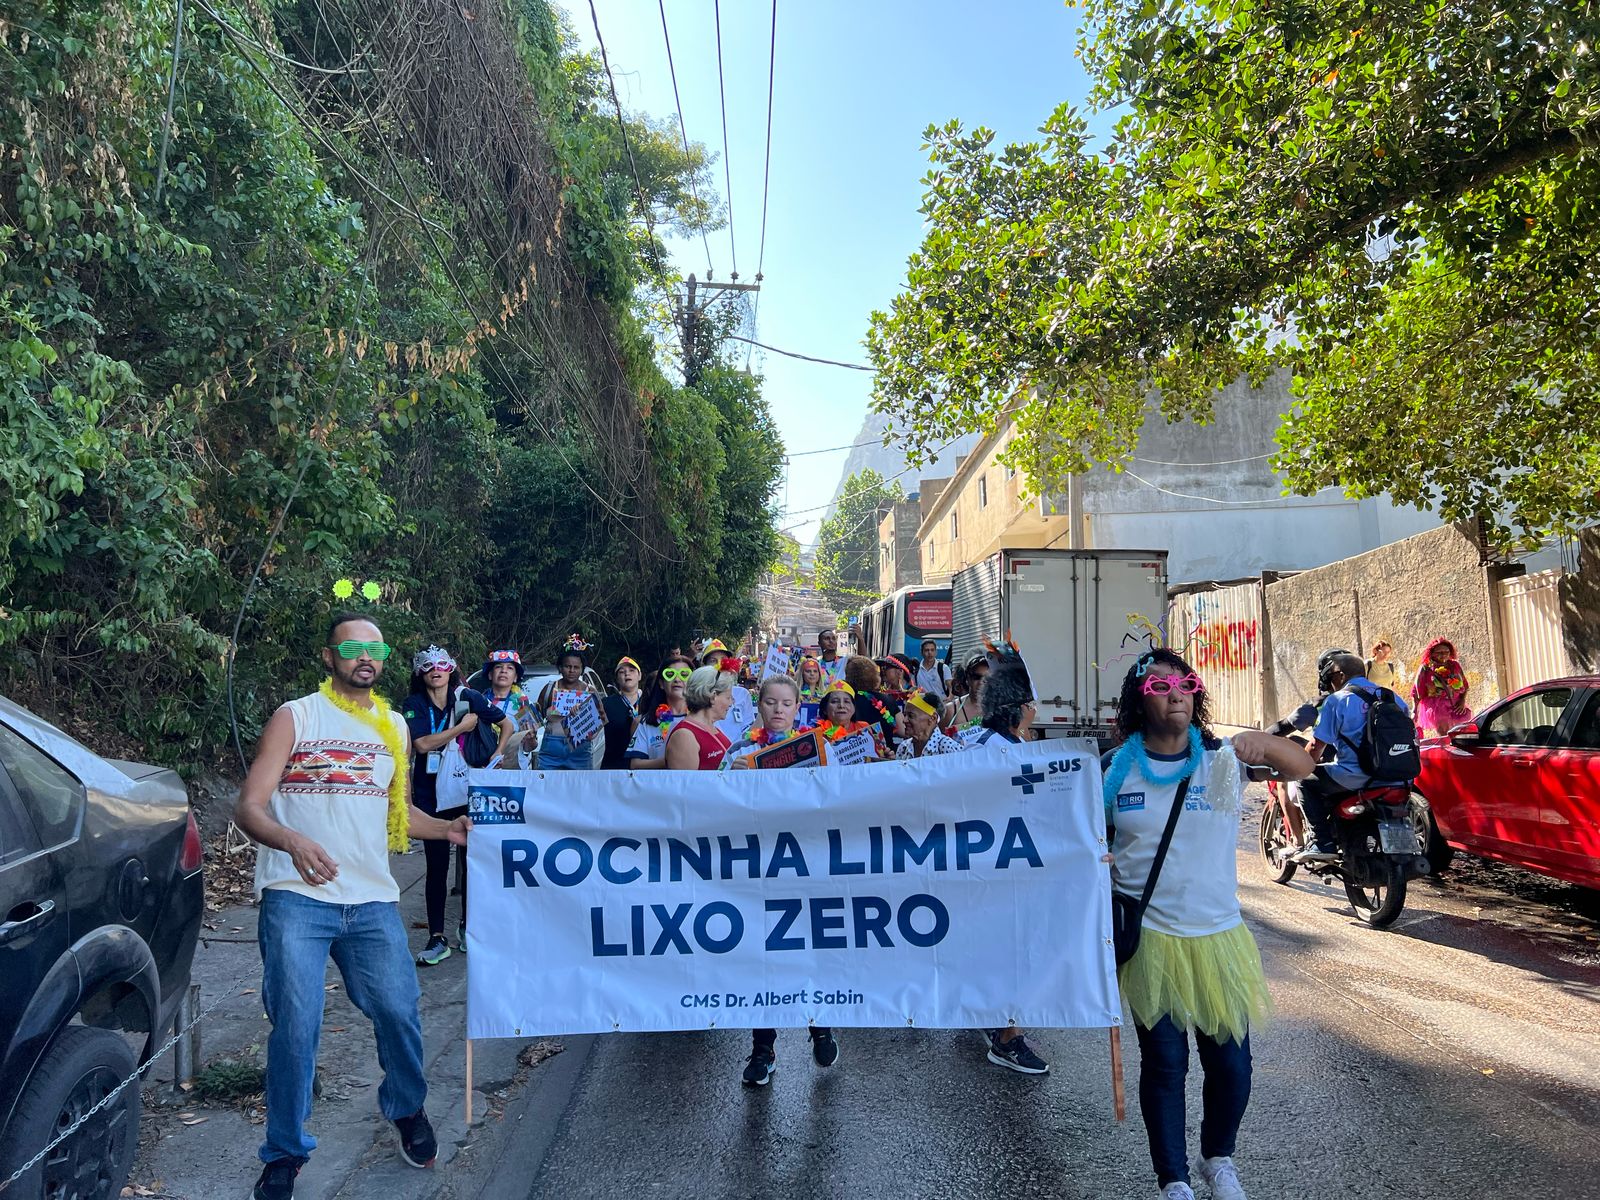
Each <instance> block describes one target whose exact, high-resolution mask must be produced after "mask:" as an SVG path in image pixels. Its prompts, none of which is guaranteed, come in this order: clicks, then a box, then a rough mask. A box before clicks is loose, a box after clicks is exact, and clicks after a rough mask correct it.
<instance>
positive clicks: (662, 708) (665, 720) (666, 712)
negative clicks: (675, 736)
mask: <svg viewBox="0 0 1600 1200" xmlns="http://www.w3.org/2000/svg"><path fill="white" fill-rule="evenodd" d="M683 715H684V714H683V713H675V712H673V711H672V706H671V705H670V704H661V705H658V706H657V707H656V728H657V729H659V730H660V731H661V736H662V738H663V739H665V738H666V737H667V736H668V735H669V734H671V733H672V725H673V722H675V721H678V720H680V719H681V718H682V717H683Z"/></svg>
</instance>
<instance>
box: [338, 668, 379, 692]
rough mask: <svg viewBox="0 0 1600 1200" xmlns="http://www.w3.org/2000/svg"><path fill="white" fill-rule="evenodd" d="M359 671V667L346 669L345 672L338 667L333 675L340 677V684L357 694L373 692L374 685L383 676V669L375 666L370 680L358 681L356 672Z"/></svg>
mask: <svg viewBox="0 0 1600 1200" xmlns="http://www.w3.org/2000/svg"><path fill="white" fill-rule="evenodd" d="M341 665H342V664H341ZM358 670H360V667H359V665H357V666H349V667H345V668H344V669H343V670H340V669H339V668H338V667H335V668H334V672H333V673H334V674H335V675H336V676H338V679H339V682H340V683H341V684H343V685H344V686H345V687H347V688H350V689H351V690H353V691H357V692H370V691H371V690H372V688H373V685H374V684H376V683H377V682H378V676H380V675H381V674H383V670H382V668H381V667H378V666H376V665H374V666H373V668H372V675H371V677H370V678H367V679H357V678H356V672H357V671H358Z"/></svg>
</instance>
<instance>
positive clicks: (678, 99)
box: [656, 0, 777, 279]
mask: <svg viewBox="0 0 1600 1200" xmlns="http://www.w3.org/2000/svg"><path fill="white" fill-rule="evenodd" d="M773 3H774V4H776V3H777V0H773ZM656 6H657V7H658V8H660V10H661V40H662V41H664V42H666V44H667V73H668V74H669V75H671V76H672V102H673V103H674V104H676V105H677V106H678V136H679V137H681V138H682V139H683V154H684V157H685V158H688V156H689V129H688V126H686V125H685V124H684V121H683V97H682V96H680V95H679V94H678V68H677V67H676V66H674V65H673V62H672V35H671V34H670V33H668V32H667V0H656ZM769 103H770V101H769ZM689 191H690V193H691V194H692V195H693V196H694V204H695V211H696V212H700V213H704V211H705V209H704V207H703V206H702V205H701V203H700V188H699V186H698V185H697V184H696V183H695V181H694V176H693V175H692V174H691V175H690V176H689ZM762 203H763V207H764V206H765V201H763V202H762ZM764 224H765V218H764V217H763V225H764ZM764 236H765V230H764V229H763V237H764ZM700 244H701V245H703V246H704V247H705V248H706V278H707V279H709V278H711V276H712V275H713V274H715V270H714V268H713V266H712V263H711V239H710V238H708V237H707V236H706V227H705V223H704V221H702V222H701V224H700ZM756 278H757V279H760V278H761V277H760V276H759V275H757V276H756Z"/></svg>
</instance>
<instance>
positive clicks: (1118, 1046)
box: [467, 1025, 1128, 1124]
mask: <svg viewBox="0 0 1600 1200" xmlns="http://www.w3.org/2000/svg"><path fill="white" fill-rule="evenodd" d="M467 1045H468V1046H469V1047H470V1046H471V1045H472V1043H470V1042H468V1043H467ZM468 1053H469V1054H470V1049H469V1051H468ZM467 1061H468V1062H469V1063H470V1062H471V1059H470V1058H469V1059H468V1060H467ZM471 1077H472V1068H471V1067H470V1066H469V1067H468V1068H467V1078H469V1079H470V1078H471ZM469 1103H470V1101H469ZM1111 1104H1112V1107H1113V1108H1114V1109H1115V1110H1116V1114H1117V1120H1118V1121H1126V1120H1127V1119H1128V1094H1127V1091H1126V1089H1124V1087H1123V1085H1122V1030H1121V1028H1120V1027H1118V1026H1116V1025H1113V1026H1112V1027H1111ZM468 1123H469V1124H470V1123H471V1122H470V1120H469V1122H468Z"/></svg>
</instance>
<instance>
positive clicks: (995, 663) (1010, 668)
mask: <svg viewBox="0 0 1600 1200" xmlns="http://www.w3.org/2000/svg"><path fill="white" fill-rule="evenodd" d="M983 647H984V649H985V650H986V651H987V652H988V654H987V658H988V662H989V674H988V675H987V676H986V677H985V679H984V681H983V717H984V720H988V719H989V718H990V717H992V716H994V715H995V714H996V713H998V712H999V711H1000V710H1001V709H1004V708H1010V707H1012V706H1014V705H1018V704H1026V703H1027V702H1028V701H1030V700H1033V699H1034V698H1035V697H1034V692H1033V677H1032V676H1030V675H1029V674H1028V664H1027V663H1025V662H1023V661H1022V652H1021V651H1020V650H1018V649H1017V644H1016V643H1015V642H1013V641H1012V640H1011V632H1010V630H1007V631H1006V640H1005V641H1004V642H1002V643H1001V644H1000V645H998V646H996V645H995V644H994V643H993V642H991V641H989V640H987V639H985V640H984V643H983Z"/></svg>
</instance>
